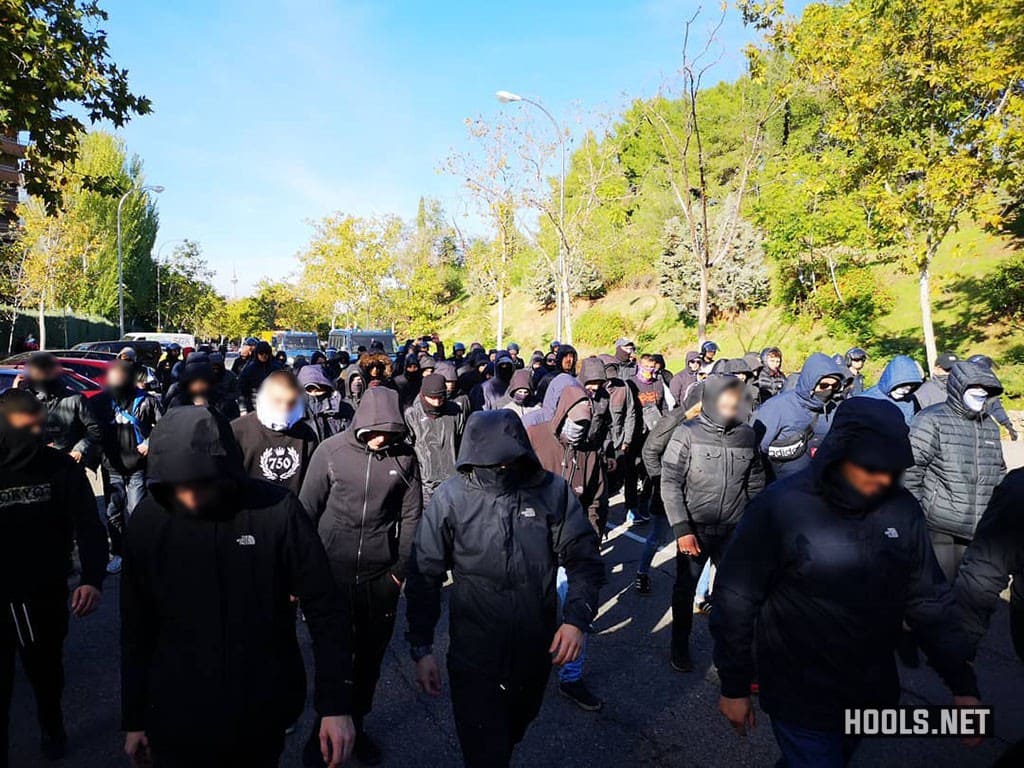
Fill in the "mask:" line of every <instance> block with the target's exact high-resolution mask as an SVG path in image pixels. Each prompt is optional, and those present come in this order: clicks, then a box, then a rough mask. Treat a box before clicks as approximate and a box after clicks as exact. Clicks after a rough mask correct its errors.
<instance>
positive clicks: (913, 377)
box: [859, 355, 924, 424]
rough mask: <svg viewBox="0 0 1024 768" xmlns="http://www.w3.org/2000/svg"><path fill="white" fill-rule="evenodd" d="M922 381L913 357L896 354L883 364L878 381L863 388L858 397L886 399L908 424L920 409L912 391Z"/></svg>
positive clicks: (918, 367) (915, 389) (919, 370)
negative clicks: (897, 409) (871, 385)
mask: <svg viewBox="0 0 1024 768" xmlns="http://www.w3.org/2000/svg"><path fill="white" fill-rule="evenodd" d="M923 383H924V377H923V376H922V375H921V368H920V366H918V364H917V363H916V362H914V359H913V358H911V357H907V356H906V355H896V357H894V358H893V359H892V360H890V361H889V364H888V365H886V366H885V370H884V371H882V375H881V377H880V378H879V379H878V383H877V384H875V386H873V387H871V388H870V389H866V390H864V391H863V392H862V393H861V394H860V395H859V397H873V398H874V399H876V400H888V401H889V402H890V403H892V404H893V405H895V406H896V407H897V408H899V409H900V413H902V414H903V420H904V421H905V422H907V424H909V423H910V420H911V419H913V418H914V414H916V413H917V412H918V411H919V410H921V406H920V405H919V404H918V402H917V400H916V399H915V398H914V393H915V392H916V391H917V390H918V388H919V387H920V386H921V385H922V384H923Z"/></svg>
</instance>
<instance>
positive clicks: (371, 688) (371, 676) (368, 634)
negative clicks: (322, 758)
mask: <svg viewBox="0 0 1024 768" xmlns="http://www.w3.org/2000/svg"><path fill="white" fill-rule="evenodd" d="M401 592H402V590H401V587H399V586H398V585H397V584H395V581H394V579H392V578H391V574H390V573H385V574H383V575H382V576H378V577H377V578H375V579H371V580H369V581H366V582H363V583H362V584H349V585H346V586H343V587H342V588H341V593H342V596H343V597H344V598H345V600H346V601H347V602H348V610H349V615H350V616H351V618H352V719H353V720H354V721H355V723H356V727H357V728H362V724H363V718H364V717H366V715H368V714H369V713H370V710H371V709H372V708H373V694H374V692H375V691H376V690H377V681H378V680H380V667H381V664H382V663H383V662H384V654H385V653H386V652H387V650H388V644H389V643H390V642H391V635H392V634H394V631H395V616H396V615H397V614H398V596H399V595H400V594H401ZM309 738H310V741H313V740H317V741H319V739H320V718H319V717H317V718H316V719H315V720H314V722H313V732H312V733H311V734H310V737H309ZM317 752H319V747H317Z"/></svg>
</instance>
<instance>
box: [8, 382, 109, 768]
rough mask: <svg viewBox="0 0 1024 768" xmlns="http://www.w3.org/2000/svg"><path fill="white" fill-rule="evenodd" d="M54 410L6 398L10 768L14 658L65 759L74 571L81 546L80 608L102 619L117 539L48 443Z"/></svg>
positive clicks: (75, 468)
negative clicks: (110, 549) (111, 539)
mask: <svg viewBox="0 0 1024 768" xmlns="http://www.w3.org/2000/svg"><path fill="white" fill-rule="evenodd" d="M45 420H46V412H45V408H44V406H43V405H42V404H41V403H40V402H38V401H37V400H36V399H35V398H34V397H33V396H32V395H31V394H30V393H28V392H23V391H20V390H17V389H12V390H8V391H7V392H5V393H4V394H3V395H0V766H3V767H4V768H6V766H7V730H8V718H9V714H10V703H11V690H12V686H13V683H14V655H15V653H16V652H17V653H18V655H20V656H21V664H22V667H23V669H24V670H25V674H26V676H27V677H28V679H29V682H30V683H31V684H32V688H33V690H34V692H35V696H36V706H37V713H38V717H39V726H40V729H41V731H42V740H41V744H42V750H43V754H44V755H45V756H46V757H47V758H49V759H59V758H61V757H63V756H64V748H65V740H66V737H65V734H64V718H63V713H62V711H61V696H62V694H63V690H64V662H63V659H62V654H63V650H64V636H65V635H66V634H67V630H68V577H67V574H68V570H69V568H70V566H71V550H72V548H73V545H74V543H75V542H77V543H78V552H79V557H80V559H81V562H82V576H81V579H80V582H79V586H78V588H77V589H75V591H74V593H73V596H72V598H71V611H72V613H74V615H75V616H77V617H81V616H86V615H88V614H90V613H92V612H93V611H94V610H95V609H96V607H97V605H98V604H99V600H100V588H101V587H102V585H103V577H104V575H105V571H104V568H105V567H106V564H107V539H106V535H105V534H104V531H103V526H102V524H101V523H100V519H99V516H98V515H97V514H96V499H95V497H94V495H93V492H92V488H91V487H90V486H89V482H88V480H86V477H85V472H84V471H83V469H82V467H81V466H79V465H78V464H76V463H75V462H74V461H73V460H72V459H70V458H69V457H68V456H67V454H65V453H63V452H61V451H58V450H56V449H54V448H51V447H49V446H47V445H46V442H45V437H44V431H43V429H44V427H43V424H44V422H45Z"/></svg>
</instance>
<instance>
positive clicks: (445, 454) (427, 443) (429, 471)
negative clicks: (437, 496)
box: [405, 396, 466, 500]
mask: <svg viewBox="0 0 1024 768" xmlns="http://www.w3.org/2000/svg"><path fill="white" fill-rule="evenodd" d="M405 427H406V430H407V434H408V440H409V443H410V444H411V445H412V447H413V450H414V451H415V453H416V461H417V464H419V469H420V481H421V482H422V483H423V494H424V497H425V499H427V500H429V497H430V494H432V493H433V492H434V489H436V488H437V486H439V485H440V484H441V483H443V482H444V481H445V480H447V479H448V478H449V477H451V476H452V475H453V474H455V457H456V456H458V455H459V444H460V443H461V442H462V431H463V429H465V427H466V414H465V412H464V411H463V410H462V408H460V407H459V406H458V405H457V404H455V403H453V402H452V401H451V400H445V401H444V404H443V405H442V406H441V411H440V413H436V414H430V413H427V411H426V409H425V408H424V406H423V398H422V397H419V396H417V397H416V400H415V401H414V402H413V404H412V405H410V406H409V408H408V409H407V410H406V412H405Z"/></svg>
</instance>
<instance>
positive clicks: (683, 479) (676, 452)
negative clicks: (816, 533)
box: [661, 374, 764, 538]
mask: <svg viewBox="0 0 1024 768" xmlns="http://www.w3.org/2000/svg"><path fill="white" fill-rule="evenodd" d="M729 387H735V388H737V389H742V388H743V384H742V382H741V381H740V380H739V379H737V378H734V377H732V376H721V375H717V374H712V375H711V376H709V377H708V378H707V380H705V382H704V395H703V400H702V402H701V412H700V415H699V416H697V417H696V418H694V419H691V420H690V421H686V422H683V423H682V424H680V425H679V426H678V427H676V429H675V430H674V431H673V433H672V437H671V439H670V440H669V442H668V446H667V447H666V448H665V453H664V455H663V456H662V460H661V498H662V501H663V502H664V504H665V514H666V515H668V521H669V523H670V524H671V525H672V531H673V533H674V534H675V536H676V538H679V537H680V536H686V535H689V534H692V533H697V534H698V536H699V535H700V533H702V532H704V531H707V532H710V533H715V534H726V533H728V532H729V531H731V530H732V528H733V527H734V526H735V525H736V524H737V523H739V521H740V518H741V517H742V516H743V510H744V508H745V507H746V505H747V503H748V502H749V501H750V500H751V499H752V498H754V497H755V496H756V495H757V494H759V493H760V492H761V491H762V490H763V489H764V465H763V464H762V463H761V455H760V453H759V451H758V449H757V436H756V435H755V434H754V430H753V428H752V427H750V426H749V425H747V424H737V423H731V424H723V423H722V422H723V420H722V419H721V418H719V417H718V416H717V410H716V403H717V402H718V398H719V396H720V395H721V393H722V392H723V391H725V390H726V389H727V388H729ZM671 413H675V411H673V412H670V414H669V415H671Z"/></svg>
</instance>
